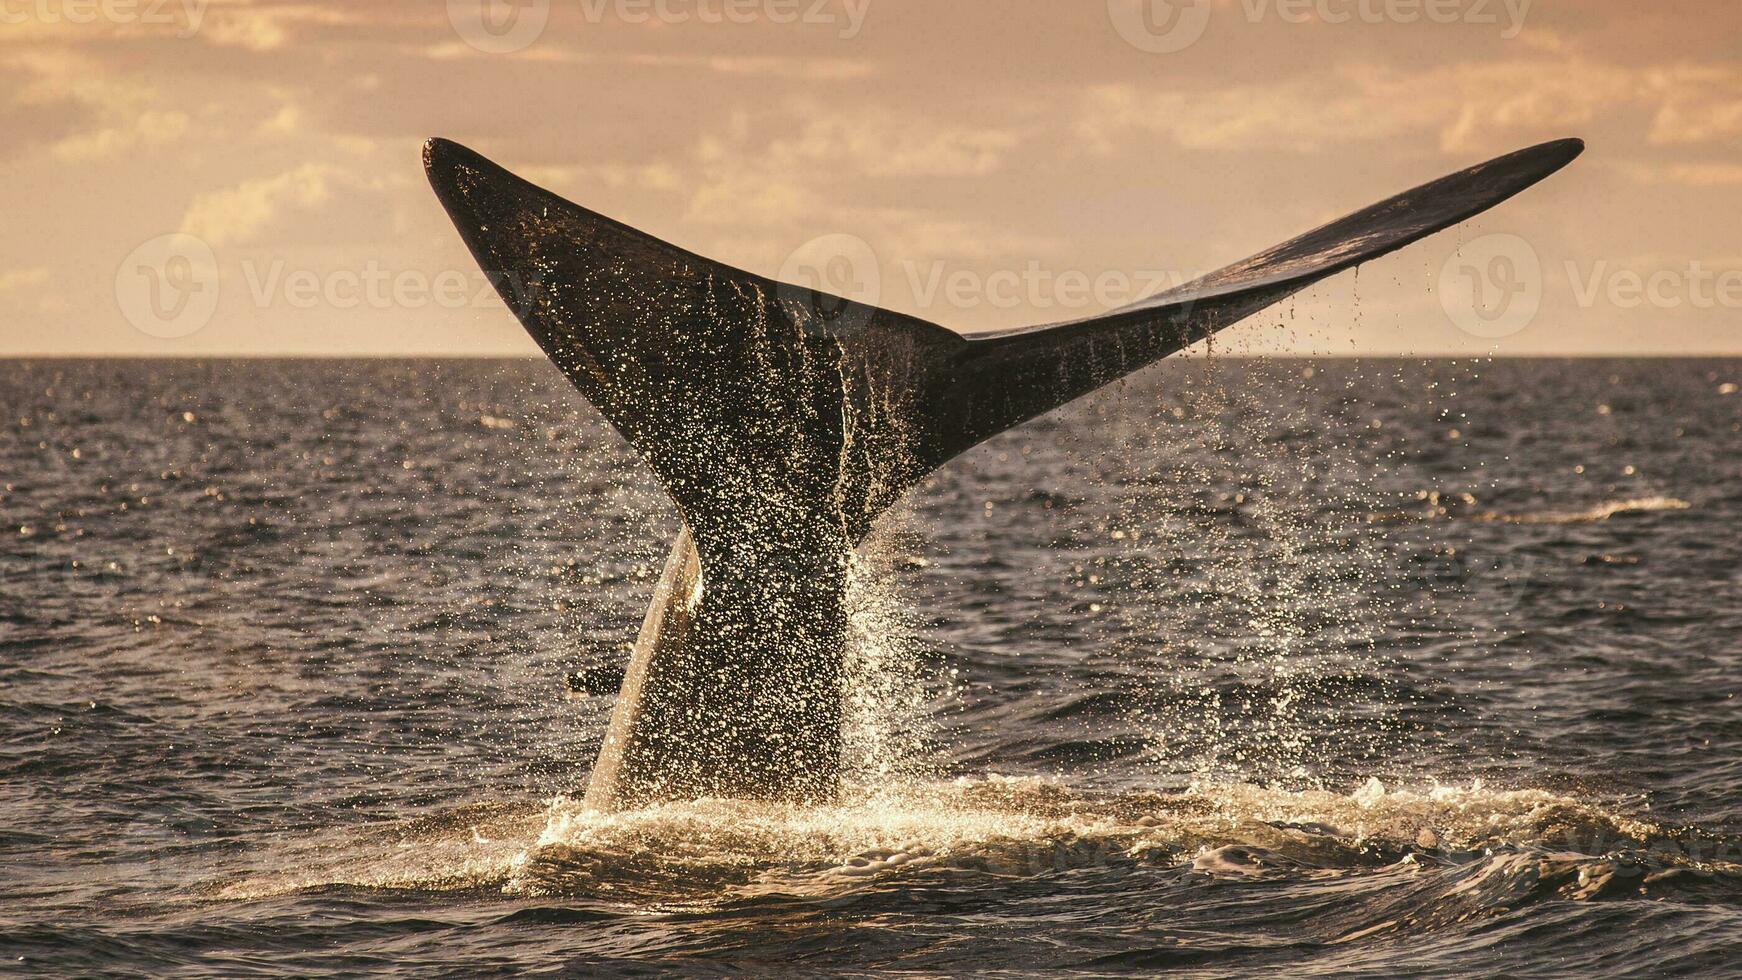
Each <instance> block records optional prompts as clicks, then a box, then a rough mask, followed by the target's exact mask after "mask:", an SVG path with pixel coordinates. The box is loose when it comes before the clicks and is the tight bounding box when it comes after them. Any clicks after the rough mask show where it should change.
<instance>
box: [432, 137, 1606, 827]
mask: <svg viewBox="0 0 1742 980" xmlns="http://www.w3.org/2000/svg"><path fill="white" fill-rule="evenodd" d="M1582 149H1583V144H1582V143H1580V142H1579V141H1578V140H1560V141H1557V142H1552V143H1544V144H1542V145H1540V146H1535V147H1531V148H1529V149H1525V150H1520V151H1518V152H1516V153H1512V154H1509V155H1507V156H1503V157H1499V158H1497V159H1494V160H1491V161H1489V162H1487V163H1483V164H1480V165H1478V166H1475V167H1471V168H1469V169H1466V170H1462V171H1459V172H1457V173H1455V174H1452V175H1450V176H1448V177H1444V178H1441V179H1439V180H1436V181H1433V182H1432V183H1429V184H1424V185H1422V186H1420V187H1417V188H1415V189H1413V190H1410V191H1405V192H1404V193H1402V194H1399V195H1396V196H1395V197H1392V198H1389V199H1387V200H1385V201H1382V202H1380V203H1378V204H1375V205H1373V206H1371V207H1368V208H1365V209H1363V210H1361V211H1357V212H1355V213H1353V214H1351V215H1349V216H1348V217H1345V218H1342V219H1341V220H1338V221H1335V222H1332V223H1331V224H1328V225H1325V226H1324V227H1322V228H1319V229H1316V230H1314V231H1311V232H1308V233H1306V234H1304V235H1301V236H1299V237H1297V238H1294V239H1291V240H1289V241H1287V242H1284V243H1282V244H1281V245H1277V246H1276V247H1274V248H1271V249H1268V250H1266V251H1264V252H1261V253H1259V254H1257V255H1254V256H1252V257H1251V258H1249V259H1246V260H1244V261H1242V262H1237V263H1235V264H1234V265H1231V266H1228V267H1227V268H1225V269H1222V270H1220V271H1217V272H1213V273H1210V274H1209V275H1207V276H1204V277H1202V278H1200V279H1197V280H1195V281H1193V282H1190V283H1187V284H1185V285H1183V286H1180V287H1178V288H1175V289H1170V290H1168V291H1166V292H1163V293H1159V294H1157V295H1155V296H1152V297H1150V298H1148V299H1145V300H1142V301H1139V302H1137V303H1134V304H1132V305H1130V306H1127V307H1124V308H1121V309H1118V310H1114V311H1112V312H1109V313H1106V314H1102V315H1098V316H1091V317H1086V318H1083V319H1079V320H1072V321H1067V322H1063V323H1054V324H1044V325H1040V326H1035V327H1029V328H1025V329H1020V330H1013V331H1006V332H1003V333H997V334H990V335H982V336H975V337H965V336H962V335H960V334H957V333H955V332H953V331H950V330H947V329H945V328H944V327H941V326H938V325H937V324H934V323H930V322H927V321H924V320H920V319H917V318H915V317H911V316H907V315H905V314H902V313H898V312H895V311H892V310H887V309H881V308H877V307H872V306H867V305H863V304H859V303H855V302H853V301H851V300H847V299H843V298H840V297H835V296H830V295H828V294H826V293H822V292H820V291H817V290H812V289H808V288H805V287H799V286H792V285H786V284H782V283H778V282H775V281H774V280H771V279H768V278H766V277H763V276H759V275H756V274H754V273H750V272H745V271H743V270H741V269H734V268H732V267H730V266H727V265H723V264H721V263H719V262H715V261H712V260H710V259H707V258H704V257H702V256H699V255H696V254H695V253H693V252H689V251H686V250H684V249H682V248H679V247H677V246H675V245H671V244H669V243H666V242H663V241H660V240H659V239H657V238H654V237H652V236H651V235H647V234H645V233H643V232H640V231H637V230H635V229H633V228H630V227H628V226H626V225H623V224H621V223H619V222H617V221H613V220H612V219H610V218H607V217H604V216H602V215H599V214H597V213H595V212H593V211H589V210H587V209H586V208H583V207H581V206H579V205H576V204H573V203H571V202H569V201H566V200H564V199H562V198H560V197H558V196H556V195H555V194H552V193H550V192H549V191H546V190H543V189H542V188H539V187H537V186H535V185H533V184H532V183H530V182H528V181H525V180H523V179H521V178H519V177H516V176H515V175H513V174H511V173H509V172H508V171H507V170H504V169H503V168H501V167H499V166H497V165H496V164H494V163H491V162H490V161H488V160H486V159H485V158H484V157H482V156H480V155H478V154H477V153H475V152H473V151H471V150H468V149H466V148H464V147H462V146H459V145H457V144H455V143H451V142H448V141H446V140H440V139H432V140H430V141H429V142H428V143H427V144H425V147H424V163H425V169H426V171H427V172H428V176H429V179H430V183H431V185H432V186H433V187H434V189H435V191H436V194H437V196H438V197H439V198H440V199H441V202H442V204H443V205H444V206H445V207H446V209H447V211H448V214H449V215H450V216H451V217H452V218H453V221H454V224H455V225H456V226H457V227H458V228H459V231H460V234H461V235H462V236H463V237H464V239H465V241H466V244H467V246H468V247H469V248H470V249H471V251H472V254H473V255H474V256H475V257H476V258H477V260H478V263H479V265H480V266H481V267H482V268H483V270H484V272H485V273H486V275H488V276H489V277H490V278H491V280H492V281H493V282H494V283H495V284H496V285H497V288H498V291H499V292H500V293H501V294H502V297H503V299H504V300H506V301H507V302H508V304H509V306H510V307H512V308H513V310H514V312H515V314H516V315H517V316H518V317H519V319H520V322H521V323H522V324H524V325H525V327H526V329H527V331H528V332H529V333H530V334H531V335H532V337H533V338H534V339H535V340H536V341H537V342H538V344H539V346H540V347H542V348H543V349H544V351H545V353H546V354H547V355H549V357H550V359H551V360H552V361H553V362H555V364H556V365H557V367H558V368H560V369H561V370H562V372H563V373H564V374H565V375H567V376H568V378H569V380H570V381H571V382H573V383H574V385H575V387H576V388H578V389H580V391H581V393H582V394H583V395H585V396H586V398H587V400H588V401H590V402H591V403H592V404H593V405H594V407H596V408H597V409H598V410H599V412H600V413H601V414H602V415H603V416H604V417H605V418H606V419H607V420H608V421H609V422H610V423H611V424H612V425H613V426H614V427H615V428H616V429H617V430H618V431H619V432H620V433H622V435H623V436H624V438H626V439H627V440H628V441H629V442H630V444H631V445H633V446H634V447H635V448H636V450H637V451H638V452H639V453H640V454H641V455H642V456H643V457H644V458H645V459H646V460H647V463H648V465H649V467H651V469H652V470H653V472H654V474H655V475H656V476H657V478H658V479H659V481H660V483H661V484H662V485H663V486H664V488H665V490H666V491H667V492H668V493H669V494H670V496H671V498H672V500H673V501H675V502H676V505H677V507H678V509H679V511H680V513H681V514H682V517H683V521H684V525H685V534H684V535H683V536H681V537H680V540H679V542H678V547H677V548H676V549H674V551H673V555H672V560H671V564H670V565H669V566H668V568H667V575H666V580H665V581H664V582H663V583H662V586H661V589H660V593H659V596H658V597H657V598H656V601H655V605H654V608H653V609H651V610H650V611H649V614H648V623H647V625H644V627H643V630H642V640H641V642H640V643H639V644H638V646H637V650H636V654H635V659H634V661H633V662H632V663H631V666H630V670H629V673H628V678H627V680H626V683H625V687H624V694H623V695H622V696H620V698H619V703H618V707H617V715H616V716H615V717H614V718H613V723H612V731H611V734H610V735H609V736H608V738H607V745H606V749H605V753H604V755H603V756H602V759H601V763H600V766H599V767H596V769H595V775H594V790H595V791H598V790H599V789H600V782H601V779H606V780H609V781H611V782H613V783H614V784H615V789H614V791H613V792H612V793H607V794H602V795H601V794H599V793H597V792H595V793H590V795H589V798H590V799H593V798H604V797H606V796H608V797H610V798H611V799H614V800H617V801H619V802H621V801H631V800H634V799H648V798H655V797H658V796H666V797H672V796H678V795H683V794H698V793H721V794H727V795H769V796H790V795H795V794H797V795H816V794H820V793H825V792H827V788H828V786H829V784H830V782H831V780H832V778H833V772H832V769H831V764H830V762H829V759H830V758H831V754H835V755H838V744H837V743H838V736H839V703H838V701H839V698H838V689H837V688H836V687H835V686H834V685H836V684H837V683H838V664H839V650H838V648H839V645H840V643H841V637H842V635H843V633H844V628H843V625H842V618H843V617H844V615H845V612H844V600H843V596H844V593H845V569H844V557H845V555H846V554H847V553H848V552H850V550H851V549H852V547H853V546H854V545H856V544H857V543H858V542H859V541H860V539H862V538H863V537H864V535H865V534H866V533H867V532H868V531H869V530H870V528H871V525H872V523H873V522H874V521H875V520H876V518H877V516H878V515H879V514H880V513H882V512H883V510H885V509H886V508H887V507H888V506H889V505H890V504H892V503H893V502H894V501H895V500H896V499H897V498H899V497H900V496H901V494H902V493H904V492H905V491H906V490H908V489H910V488H911V487H912V486H914V485H915V484H916V483H918V482H919V481H920V480H921V479H923V478H924V477H925V476H926V474H928V473H930V472H931V471H932V470H934V469H936V468H937V467H938V466H941V465H942V464H943V463H945V462H946V461H948V460H949V459H951V458H952V457H954V456H956V455H957V454H959V453H961V452H963V451H965V450H967V449H969V448H970V447H972V446H974V445H976V444H978V443H979V442H981V441H983V440H985V439H988V438H990V437H992V436H994V435H996V434H998V433H999V432H1002V431H1004V430H1006V429H1008V428H1011V427H1012V426H1015V425H1018V424H1020V423H1022V422H1024V421H1026V420H1028V419H1031V418H1034V417H1035V416H1037V415H1040V414H1042V413H1044V412H1047V411H1049V410H1051V409H1053V408H1056V407H1058V406H1060V405H1063V404H1065V403H1066V402H1069V401H1071V400H1073V399H1075V398H1077V397H1079V396H1081V395H1084V394H1086V393H1088V392H1090V391H1093V390H1094V389H1096V388H1099V387H1101V386H1102V385H1105V384H1107V383H1109V382H1111V381H1114V380H1116V379H1118V378H1120V377H1122V376H1124V375H1126V374H1128V373H1130V372H1132V371H1135V370H1137V369H1138V368H1141V367H1143V366H1144V365H1147V364H1149V363H1151V362H1153V361H1155V360H1157V359H1159V358H1162V357H1165V356H1166V355H1168V354H1171V353H1173V352H1174V351H1177V350H1179V349H1181V348H1182V347H1185V346H1187V345H1189V344H1191V343H1193V342H1195V341H1197V340H1200V339H1202V338H1205V337H1208V336H1210V335H1211V334H1213V333H1215V332H1216V331H1218V330H1221V329H1223V328H1225V327H1228V326H1230V325H1232V324H1233V323H1235V322H1237V321H1239V320H1241V319H1243V318H1245V317H1247V316H1249V315H1251V314H1252V313H1255V312H1257V311H1258V310H1260V309H1263V308H1264V307H1266V306H1269V305H1271V304H1273V303H1275V302H1277V301H1278V300H1280V299H1283V298H1284V297H1286V296H1289V295H1290V294H1292V293H1295V292H1297V291H1299V290H1301V289H1304V288H1306V287H1307V286H1309V285H1311V284H1313V283H1314V282H1317V281H1318V280H1320V279H1323V278H1325V277H1327V276H1330V275H1334V274H1336V273H1338V272H1341V271H1344V270H1346V269H1349V268H1352V267H1354V266H1356V265H1358V264H1360V263H1362V262H1365V261H1367V260H1369V259H1373V258H1377V257H1378V256H1381V255H1384V254H1386V253H1388V252H1391V251H1394V250H1396V249H1399V248H1402V247H1403V246H1405V245H1407V244H1409V243H1411V242H1413V241H1416V240H1418V239H1420V238H1423V237H1425V236H1427V235H1430V234H1432V233H1434V232H1436V231H1439V230H1441V229H1444V228H1446V227H1449V226H1451V225H1453V224H1456V223H1457V222H1460V221H1463V220H1464V219H1467V218H1469V217H1471V216H1473V215H1476V214H1478V213H1480V212H1482V211H1485V210H1487V209H1488V208H1490V207H1493V206H1494V205H1496V204H1498V203H1500V202H1501V201H1504V200H1506V199H1507V198H1509V197H1511V196H1513V195H1514V194H1517V193H1518V192H1520V191H1522V190H1524V189H1525V188H1526V187H1529V186H1530V185H1532V184H1534V183H1536V182H1537V181H1539V180H1542V179H1543V178H1545V177H1547V176H1548V175H1549V174H1551V173H1553V172H1555V171H1556V170H1559V169H1560V168H1561V167H1563V166H1565V165H1566V164H1568V163H1569V162H1571V161H1572V160H1573V158H1574V157H1576V156H1578V154H1579V153H1580V152H1581V151H1582ZM710 717H711V719H712V720H709V719H710ZM602 773H603V774H604V775H601V774H602Z"/></svg>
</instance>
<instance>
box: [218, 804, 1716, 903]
mask: <svg viewBox="0 0 1742 980" xmlns="http://www.w3.org/2000/svg"><path fill="white" fill-rule="evenodd" d="M851 797H852V798H851V799H850V800H847V801H845V802H841V803H839V804H835V805H831V806H799V805H791V804H777V803H768V802H754V801H743V800H719V799H713V800H698V801H694V802H687V803H667V804H660V805H654V806H647V807H642V808H639V809H635V810H626V811H619V812H613V813H604V812H600V811H596V810H591V809H588V808H586V807H585V806H584V805H583V804H581V803H580V802H579V801H577V800H574V799H569V798H556V799H553V800H550V801H548V802H547V803H545V804H544V805H543V806H542V807H518V808H517V807H505V806H492V807H483V808H467V809H464V810H460V811H456V812H454V813H452V814H450V815H448V816H446V817H441V818H435V819H425V820H420V821H407V822H405V823H403V824H398V825H389V826H381V827H376V828H372V829H371V830H370V832H369V833H367V834H363V835H359V836H358V837H356V838H355V839H353V840H351V841H349V842H344V843H341V842H339V841H337V840H335V839H334V838H331V837H323V838H319V839H309V840H303V841H299V842H295V843H294V845H292V846H289V847H285V848H282V849H279V850H277V851H276V852H275V853H272V854H270V855H268V856H266V857H267V858H268V859H269V860H270V862H271V863H272V864H273V865H274V866H275V868H276V869H277V870H274V871H272V872H270V873H263V874H258V875H254V876H247V877H244V878H242V879H240V880H236V881H232V882H229V883H226V884H222V885H218V886H214V887H213V888H211V889H210V890H209V893H208V894H209V895H210V897H216V898H221V899H253V898H260V897H263V896H266V895H271V894H282V893H286V892H294V891H304V890H309V889H318V888H328V887H335V886H349V887H362V888H376V889H419V890H429V891H451V890H476V889H480V888H483V889H489V890H495V891H500V892H502V893H503V894H506V895H510V896H523V897H540V896H543V897H563V898H568V899H576V898H589V899H599V900H605V901H609V902H612V903H616V904H618V905H621V906H623V907H631V908H647V909H668V910H669V909H675V908H688V907H716V906H719V905H721V904H722V903H727V902H732V901H740V900H744V899H748V898H754V897H755V896H758V895H769V894H781V895H809V896H814V897H823V896H828V895H843V894H848V893H851V892H855V891H860V890H863V889H866V888H875V887H878V886H879V885H880V884H882V883H885V882H899V883H905V884H907V885H912V884H915V883H916V882H924V881H933V882H944V881H954V880H972V879H974V878H976V877H980V876H988V875H990V876H996V877H999V878H1004V879H1012V878H1016V879H1020V878H1031V877H1037V876H1045V875H1053V874H1057V873H1059V872H1066V871H1073V870H1076V871H1083V870H1089V869H1101V870H1105V871H1108V872H1109V873H1118V874H1135V873H1143V872H1144V869H1151V870H1163V869H1175V870H1176V871H1186V872H1190V873H1192V874H1196V875H1201V876H1204V877H1205V878H1206V879H1214V878H1217V877H1243V878H1252V877H1257V878H1270V877H1281V878H1287V879H1300V878H1303V877H1304V878H1309V879H1310V878H1313V877H1320V876H1324V875H1334V876H1370V875H1399V874H1404V875H1420V874H1421V873H1422V872H1424V871H1434V870H1435V869H1439V870H1440V871H1441V872H1443V874H1444V880H1443V881H1442V883H1441V884H1440V885H1437V886H1435V888H1434V889H1433V899H1432V901H1433V902H1440V901H1465V900H1467V899H1469V898H1470V896H1471V895H1472V894H1474V895H1476V896H1477V897H1480V898H1481V899H1482V901H1481V903H1480V904H1482V906H1483V907H1485V908H1486V907H1504V903H1505V902H1506V901H1512V900H1515V897H1516V896H1515V893H1516V892H1518V890H1519V889H1521V888H1522V889H1524V890H1525V891H1527V892H1529V891H1531V890H1532V889H1536V888H1538V886H1540V885H1542V883H1543V882H1544V881H1545V880H1546V881H1549V882H1550V884H1551V885H1552V888H1551V889H1550V891H1551V892H1552V893H1553V894H1559V895H1561V896H1562V897H1570V898H1574V899H1581V898H1598V897H1603V896H1604V895H1606V894H1608V891H1606V889H1610V888H1611V887H1612V886H1613V885H1614V883H1615V882H1625V883H1627V887H1629V888H1633V889H1637V888H1639V887H1643V886H1645V885H1646V884H1648V882H1646V881H1645V876H1647V875H1651V874H1657V875H1659V877H1658V878H1657V879H1656V882H1657V883H1658V884H1660V885H1662V886H1663V887H1669V884H1665V883H1670V884H1673V882H1672V879H1675V878H1676V877H1677V875H1676V874H1667V875H1666V874H1665V873H1667V872H1677V873H1679V872H1686V873H1687V874H1688V875H1692V876H1693V878H1695V879H1698V880H1699V881H1702V882H1710V881H1713V880H1717V879H1721V880H1722V882H1723V883H1725V887H1730V888H1734V887H1736V886H1738V885H1742V864H1738V863H1736V859H1737V858H1738V857H1739V856H1742V850H1739V848H1742V840H1728V841H1719V840H1711V841H1708V843H1709V845H1710V846H1709V848H1708V849H1707V850H1706V852H1705V853H1704V854H1701V853H1699V852H1698V848H1697V847H1692V848H1690V846H1689V845H1688V841H1689V840H1690V838H1689V836H1688V832H1687V831H1685V830H1678V829H1677V828H1673V827H1666V826H1664V825H1660V824H1657V823H1653V822H1651V821H1647V820H1643V819H1640V818H1637V817H1631V816H1628V815H1626V814H1625V813H1623V812H1621V811H1620V810H1618V809H1617V808H1615V807H1614V805H1613V804H1605V803H1600V802H1596V801H1591V800H1585V799H1580V798H1577V797H1573V796H1567V795H1564V794H1558V793H1553V792H1549V791H1546V790H1538V789H1519V790H1505V789H1494V788H1490V787H1487V786H1485V785H1483V784H1482V783H1480V782H1477V783H1473V784H1469V785H1463V786H1457V785H1440V784H1437V783H1433V782H1431V781H1430V782H1427V783H1423V784H1419V785H1412V786H1398V787H1388V786H1386V785H1384V784H1382V783H1380V782H1379V781H1378V780H1376V779H1370V780H1368V781H1367V782H1366V783H1364V784H1363V785H1361V786H1360V787H1358V788H1357V789H1355V790H1354V791H1352V792H1348V793H1338V792H1331V791H1327V790H1308V791H1298V792H1291V791H1286V790H1279V789H1275V788H1269V787H1262V786H1257V785H1253V784H1204V785H1194V786H1192V787H1189V788H1188V789H1186V790H1185V791H1184V792H1181V793H1175V794H1163V793H1155V792H1132V793H1119V794H1103V793H1091V792H1085V791H1082V790H1078V789H1073V788H1071V787H1069V786H1066V785H1063V784H1061V783H1058V782H1055V781H1051V780H1044V779H1036V778H1006V777H1000V776H989V777H986V778H982V779H966V778H963V779H956V780H951V781H934V782H928V783H920V784H913V785H909V786H906V787H903V788H901V789H900V790H899V791H891V789H890V788H889V787H858V788H857V789H856V790H855V791H853V792H852V794H851ZM296 862H308V863H306V864H303V865H301V866H300V867H294V868H293V867H292V865H294V864H295V863H296ZM1683 883H1684V884H1685V882H1683ZM1424 887H1425V885H1424ZM1447 896H1451V898H1450V899H1448V898H1447ZM1430 904H1431V903H1430ZM1415 911H1416V913H1417V914H1423V913H1422V909H1421V908H1417V909H1416V910H1415ZM1367 925H1372V923H1367Z"/></svg>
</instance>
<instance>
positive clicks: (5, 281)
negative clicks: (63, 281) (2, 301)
mask: <svg viewBox="0 0 1742 980" xmlns="http://www.w3.org/2000/svg"><path fill="white" fill-rule="evenodd" d="M49 275H50V273H49V269H48V267H47V266H44V265H38V266H32V267H30V268H28V269H8V270H7V271H5V272H0V293H5V292H10V291H12V290H14V289H23V288H25V287H27V286H40V285H42V284H43V283H45V282H47V281H48V279H49Z"/></svg>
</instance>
